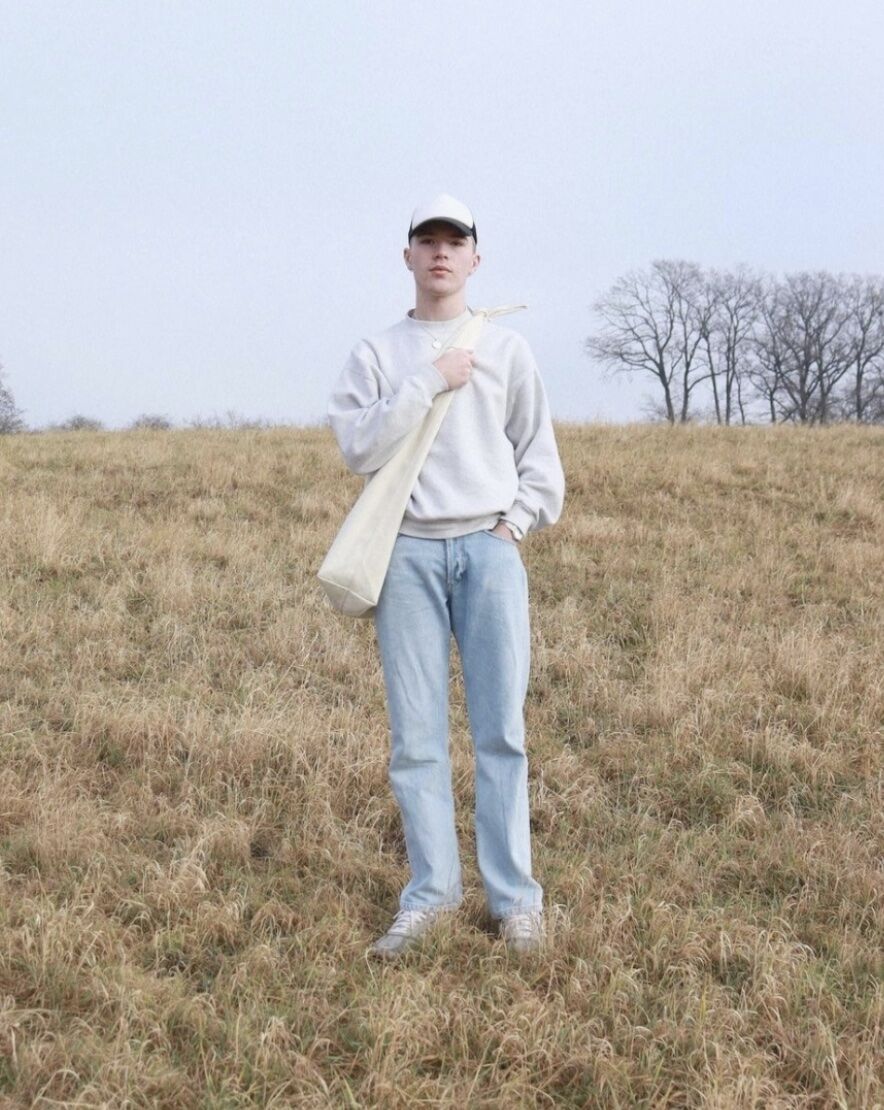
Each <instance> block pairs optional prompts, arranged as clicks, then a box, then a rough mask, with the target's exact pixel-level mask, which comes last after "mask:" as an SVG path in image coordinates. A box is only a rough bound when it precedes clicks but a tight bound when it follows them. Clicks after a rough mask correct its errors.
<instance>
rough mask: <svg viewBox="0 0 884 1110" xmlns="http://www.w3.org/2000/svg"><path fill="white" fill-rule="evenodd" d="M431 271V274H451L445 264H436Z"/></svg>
mask: <svg viewBox="0 0 884 1110" xmlns="http://www.w3.org/2000/svg"><path fill="white" fill-rule="evenodd" d="M430 273H431V274H450V273H451V271H450V270H446V269H445V267H444V266H434V267H433V268H432V270H430Z"/></svg>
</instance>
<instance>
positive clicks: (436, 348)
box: [433, 339, 442, 351]
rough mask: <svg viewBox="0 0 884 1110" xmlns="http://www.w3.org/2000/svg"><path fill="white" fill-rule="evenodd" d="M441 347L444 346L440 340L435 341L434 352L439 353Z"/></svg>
mask: <svg viewBox="0 0 884 1110" xmlns="http://www.w3.org/2000/svg"><path fill="white" fill-rule="evenodd" d="M441 346H442V344H441V343H440V342H439V340H438V339H434V340H433V350H434V351H438V350H439V348H440V347H441Z"/></svg>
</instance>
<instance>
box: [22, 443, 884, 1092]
mask: <svg viewBox="0 0 884 1110" xmlns="http://www.w3.org/2000/svg"><path fill="white" fill-rule="evenodd" d="M558 435H559V441H560V446H561V449H562V454H563V458H564V461H565V466H566V472H567V479H568V495H567V505H566V511H565V513H564V516H563V518H562V521H561V522H560V523H559V525H558V526H556V527H555V528H553V529H550V530H548V531H545V532H543V533H539V534H536V535H532V536H530V537H529V538H528V540H527V541H526V543H525V545H524V549H523V557H524V559H525V562H526V564H527V567H528V572H529V580H530V588H531V601H532V611H533V618H532V619H533V670H532V685H531V690H530V694H529V700H528V705H527V720H528V727H529V750H530V761H531V793H532V821H533V826H534V841H533V843H534V854H535V863H536V873H537V875H538V877H539V878H540V880H541V881H542V882H543V884H544V887H545V891H546V899H547V906H548V911H549V913H548V916H549V922H550V928H551V932H552V935H553V941H554V947H553V949H552V951H551V952H550V953H549V954H548V956H547V957H545V958H544V959H542V960H536V961H528V962H523V963H519V962H517V961H515V960H513V959H511V958H509V957H508V956H507V955H506V953H505V952H504V951H503V949H502V947H501V944H500V942H499V941H498V940H497V939H496V938H495V936H494V934H493V932H492V930H491V929H490V922H489V921H488V919H487V917H486V913H485V908H484V902H483V897H482V890H481V883H480V880H479V876H478V874H477V871H476V868H475V857H474V851H473V821H472V813H471V809H472V804H473V783H472V760H471V752H470V741H469V732H468V728H467V721H466V714H465V708H464V701H463V694H462V684H461V681H460V674H459V665H458V662H457V657H456V654H453V655H452V703H453V704H452V749H453V766H454V777H455V789H456V793H457V799H458V807H459V808H458V822H459V831H460V834H461V843H462V849H463V861H464V868H465V879H466V885H467V898H466V902H465V905H464V908H463V912H462V913H461V914H460V915H459V917H458V918H457V919H456V920H455V921H454V922H452V923H450V926H448V925H446V926H445V927H444V928H443V929H442V930H441V931H440V932H439V933H438V934H437V935H436V936H434V937H433V938H432V939H431V940H430V941H429V943H428V944H427V946H426V948H425V949H424V950H423V951H422V952H421V953H420V954H418V955H417V956H416V957H415V958H414V959H412V960H411V961H410V962H409V963H407V964H406V965H404V966H397V967H378V966H376V965H374V964H372V963H371V962H370V961H369V960H367V959H366V957H365V949H366V947H367V945H368V943H369V942H370V940H371V939H372V938H373V937H374V935H375V934H376V933H377V932H378V931H379V930H381V929H383V928H384V927H385V926H386V924H387V923H388V921H389V918H390V915H391V914H392V912H393V911H394V910H395V908H396V899H397V896H398V892H399V889H400V888H401V885H402V884H403V882H404V881H405V878H406V860H405V853H404V843H403V839H402V835H401V829H400V824H399V818H398V812H397V810H396V807H395V803H394V801H393V798H392V794H391V792H390V790H389V788H388V785H387V780H386V760H387V723H386V715H385V705H384V697H383V687H382V679H381V672H380V665H379V661H378V656H377V651H376V647H375V643H374V634H373V630H372V627H371V625H370V624H368V623H365V622H347V621H345V620H343V619H341V618H339V617H337V616H336V615H335V614H333V613H332V612H331V611H330V610H329V609H328V608H327V607H326V605H325V602H324V599H323V598H322V596H321V594H320V591H319V589H318V586H317V583H316V580H315V570H316V568H317V567H318V565H319V562H320V561H321V559H322V556H323V555H324V552H325V550H326V548H327V546H328V544H329V542H330V540H331V537H332V535H333V534H334V531H335V528H336V526H337V524H338V522H339V521H340V520H341V519H342V517H343V515H344V512H345V511H346V508H347V507H348V506H349V504H350V503H351V501H352V498H353V496H354V493H355V492H356V491H357V489H358V488H359V484H360V483H359V480H358V479H355V478H353V477H352V476H350V475H347V474H346V472H345V470H344V468H343V465H342V463H341V462H340V460H339V458H338V455H337V452H336V449H335V447H334V444H333V441H332V439H331V437H330V434H329V433H328V432H326V431H323V430H320V429H312V430H280V429H274V430H266V431H209V430H197V431H188V432H165V433H137V432H132V433H125V434H120V433H116V434H114V433H94V434H93V433H83V434H78V435H75V436H73V435H63V434H55V435H46V436H41V437H26V438H25V437H23V438H14V439H6V440H0V498H2V500H0V745H2V759H0V1096H2V1097H3V1098H5V1099H6V1100H7V1102H8V1104H9V1105H22V1106H30V1105H35V1106H41V1105H42V1106H58V1105H64V1106H83V1107H85V1106H114V1107H124V1106H129V1107H137V1106H144V1107H148V1106H149V1107H181V1106H217V1107H222V1106H223V1107H239V1106H243V1107H245V1106H269V1107H274V1106H278V1107H282V1106H304V1107H310V1106H317V1107H322V1106H384V1107H387V1106H390V1107H394V1106H413V1105H427V1106H447V1105H453V1104H460V1105H465V1106H471V1107H472V1106H483V1107H512V1106H553V1105H563V1106H600V1107H631V1106H673V1107H674V1106H697V1107H699V1106H703V1107H765V1108H769V1107H830V1106H832V1107H871V1106H875V1105H881V1104H882V1100H884V1081H882V1074H881V1066H882V1043H881V1036H882V1009H884V1005H882V1003H884V990H882V970H884V969H882V963H881V935H882V933H881V925H882V915H881V910H882V902H881V873H880V860H881V843H882V837H881V833H882V816H881V814H882V810H881V800H882V791H881V786H882V778H881V753H882V721H884V668H882V657H884V653H882V638H884V637H882V621H881V615H882V608H881V601H882V593H884V590H882V585H884V565H882V557H881V553H882V540H884V499H882V492H884V482H882V477H884V466H882V449H884V435H882V433H881V432H880V431H877V430H872V429H857V428H850V427H839V428H832V429H809V430H802V429H781V428H750V429H712V428H675V429H668V428H665V429H664V428H656V427H642V426H634V427H625V428H613V427H592V426H589V427H580V426H567V425H562V426H560V427H559V429H558Z"/></svg>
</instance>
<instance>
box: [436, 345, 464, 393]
mask: <svg viewBox="0 0 884 1110" xmlns="http://www.w3.org/2000/svg"><path fill="white" fill-rule="evenodd" d="M433 365H434V366H435V367H436V369H437V370H438V371H439V373H440V374H441V375H442V377H443V378H444V379H445V381H446V382H447V383H448V388H449V389H460V387H461V386H462V385H466V384H467V382H468V381H469V380H470V377H471V375H472V373H473V348H472V347H470V348H466V347H452V348H451V350H450V351H446V352H445V354H444V355H440V356H439V357H438V358H437V359H436V361H435V362H434V363H433Z"/></svg>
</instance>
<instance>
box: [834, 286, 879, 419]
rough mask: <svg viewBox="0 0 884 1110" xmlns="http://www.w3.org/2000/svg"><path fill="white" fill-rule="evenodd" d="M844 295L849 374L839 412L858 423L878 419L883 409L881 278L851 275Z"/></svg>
mask: <svg viewBox="0 0 884 1110" xmlns="http://www.w3.org/2000/svg"><path fill="white" fill-rule="evenodd" d="M844 296H845V300H846V302H847V311H848V314H849V319H848V330H849V333H850V345H851V349H850V370H851V371H852V378H851V381H850V386H849V387H848V389H846V390H845V392H844V395H843V397H842V402H843V413H844V415H845V416H846V417H847V418H848V419H851V420H856V421H857V422H859V423H863V422H872V421H876V420H880V419H881V418H882V413H884V280H882V279H881V278H880V277H865V278H862V277H854V278H853V279H852V280H850V282H849V283H848V284H846V287H845V290H844Z"/></svg>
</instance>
